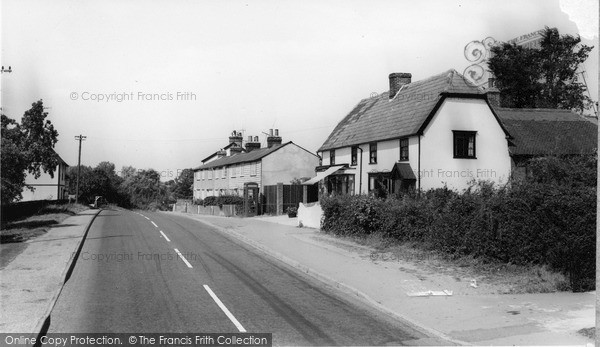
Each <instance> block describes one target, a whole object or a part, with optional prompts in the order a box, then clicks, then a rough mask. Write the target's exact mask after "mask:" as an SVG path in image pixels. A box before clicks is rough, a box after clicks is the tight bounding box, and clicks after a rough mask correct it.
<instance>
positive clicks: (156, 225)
mask: <svg viewBox="0 0 600 347" xmlns="http://www.w3.org/2000/svg"><path fill="white" fill-rule="evenodd" d="M150 223H152V225H154V226H155V227H156V228H158V225H156V223H154V222H153V221H150Z"/></svg>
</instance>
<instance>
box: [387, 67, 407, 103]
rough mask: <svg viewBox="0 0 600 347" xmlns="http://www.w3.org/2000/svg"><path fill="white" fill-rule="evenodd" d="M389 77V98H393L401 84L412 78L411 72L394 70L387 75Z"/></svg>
mask: <svg viewBox="0 0 600 347" xmlns="http://www.w3.org/2000/svg"><path fill="white" fill-rule="evenodd" d="M389 79H390V95H389V98H390V99H393V98H394V96H396V93H398V91H399V90H400V88H401V87H402V86H403V85H406V84H409V83H410V82H411V79H412V74H410V73H407V72H394V73H391V74H390V76H389Z"/></svg>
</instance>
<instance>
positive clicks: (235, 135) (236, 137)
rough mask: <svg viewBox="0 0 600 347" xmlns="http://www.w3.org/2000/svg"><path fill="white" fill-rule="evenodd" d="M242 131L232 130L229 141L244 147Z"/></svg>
mask: <svg viewBox="0 0 600 347" xmlns="http://www.w3.org/2000/svg"><path fill="white" fill-rule="evenodd" d="M242 140H243V138H242V133H241V132H239V131H235V130H234V131H232V132H231V136H229V143H234V142H235V144H236V145H237V147H239V148H242Z"/></svg>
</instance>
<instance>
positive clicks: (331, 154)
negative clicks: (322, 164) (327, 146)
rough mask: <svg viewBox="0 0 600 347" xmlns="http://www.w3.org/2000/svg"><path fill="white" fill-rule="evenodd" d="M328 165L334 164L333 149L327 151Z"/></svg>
mask: <svg viewBox="0 0 600 347" xmlns="http://www.w3.org/2000/svg"><path fill="white" fill-rule="evenodd" d="M329 165H335V149H332V150H330V151H329Z"/></svg>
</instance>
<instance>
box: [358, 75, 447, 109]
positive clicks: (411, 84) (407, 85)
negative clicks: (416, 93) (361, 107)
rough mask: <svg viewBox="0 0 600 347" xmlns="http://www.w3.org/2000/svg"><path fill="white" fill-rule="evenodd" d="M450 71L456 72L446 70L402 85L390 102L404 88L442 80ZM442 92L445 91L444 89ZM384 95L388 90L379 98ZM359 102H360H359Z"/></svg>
mask: <svg viewBox="0 0 600 347" xmlns="http://www.w3.org/2000/svg"><path fill="white" fill-rule="evenodd" d="M452 71H454V72H456V70H454V69H448V70H446V71H444V72H441V73H439V74H436V75H433V76H429V77H427V78H424V79H422V80H418V81H415V82H410V83H408V84H405V85H403V86H402V87H401V88H400V89H399V90H398V92H396V95H394V97H393V98H392V99H391V100H394V99H395V98H396V97H397V96H398V94H399V93H400V92H401V91H402V90H403V89H404V87H407V88H409V89H410V88H414V87H419V86H420V85H422V84H425V83H429V82H431V81H434V80H436V79H439V78H442V77H444V76H447V75H448V74H449V73H451V72H452ZM443 91H445V89H444V90H443ZM384 93H388V94H389V90H388V91H385V92H382V93H381V94H379V96H381V95H383V94H384ZM363 100H364V99H363ZM361 101H362V100H361Z"/></svg>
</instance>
